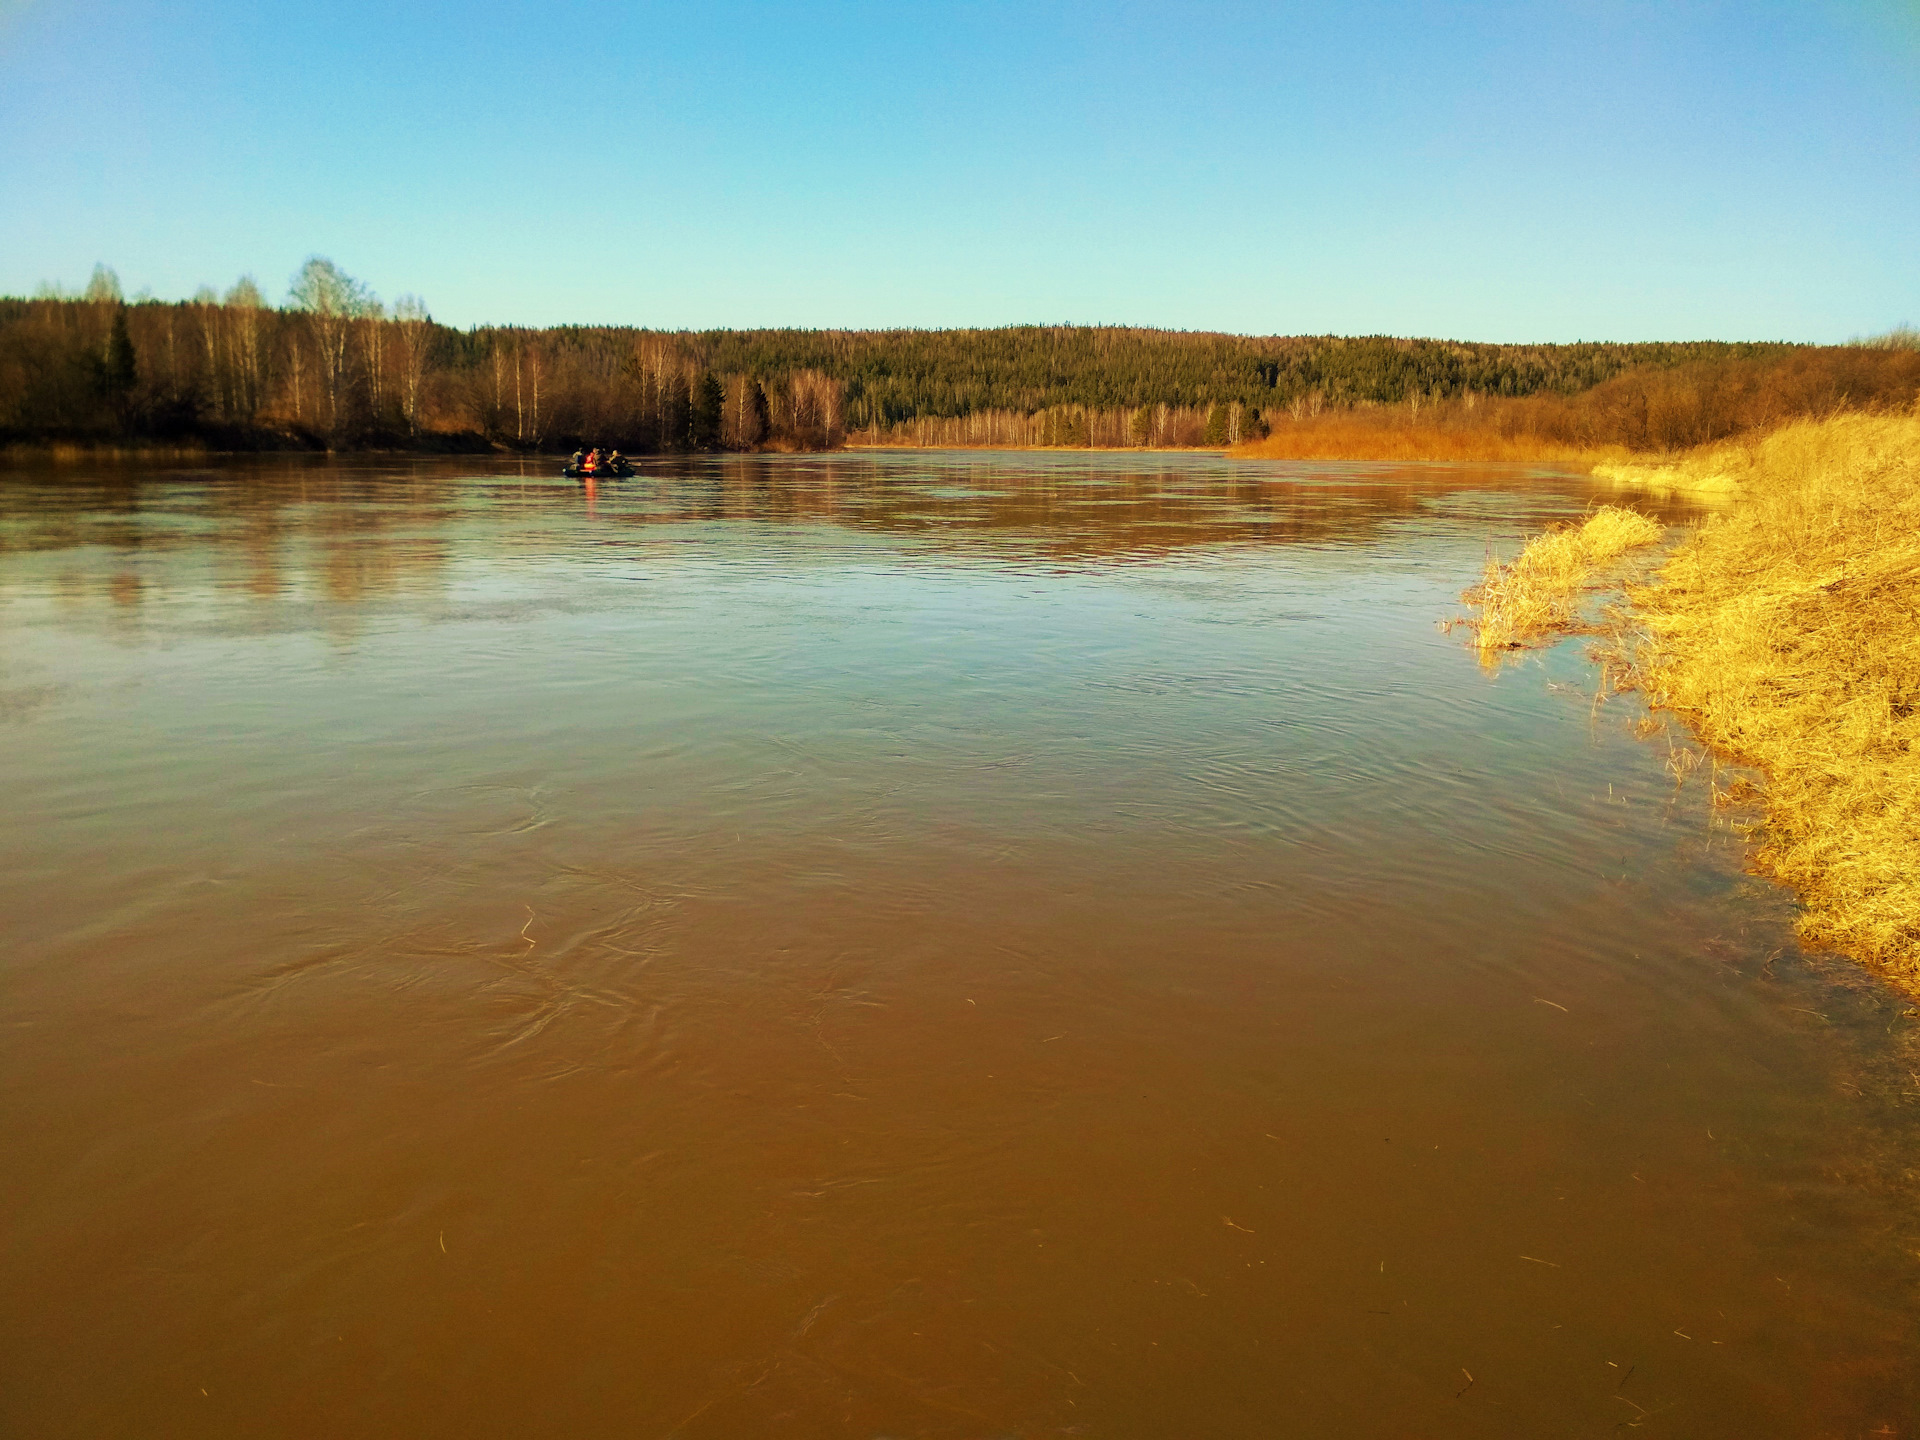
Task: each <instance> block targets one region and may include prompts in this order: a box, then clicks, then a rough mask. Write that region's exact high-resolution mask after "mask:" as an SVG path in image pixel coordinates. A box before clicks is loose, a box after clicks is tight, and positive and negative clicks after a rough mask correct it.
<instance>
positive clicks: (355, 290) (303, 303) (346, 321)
mask: <svg viewBox="0 0 1920 1440" xmlns="http://www.w3.org/2000/svg"><path fill="white" fill-rule="evenodd" d="M288 298H289V299H290V300H291V301H292V303H293V305H294V307H295V308H296V309H299V310H303V311H305V312H306V316H307V331H308V333H309V334H310V335H311V336H312V337H313V347H314V350H315V351H316V352H317V353H318V356H319V360H320V379H321V383H322V384H323V385H325V387H326V399H327V427H328V429H330V430H336V431H337V430H338V429H339V427H340V395H341V390H342V388H343V387H344V385H345V382H346V375H347V340H348V337H349V335H350V334H351V332H352V328H353V322H354V320H355V319H356V318H358V317H359V316H361V315H363V314H365V313H366V310H367V308H368V307H369V306H370V305H372V304H373V303H374V301H373V295H372V292H370V291H369V290H368V289H367V287H366V286H365V285H363V284H361V283H360V282H359V281H358V280H355V279H354V278H353V277H352V276H350V275H348V274H347V273H346V272H344V271H343V270H341V268H340V267H339V266H338V265H335V264H334V263H333V261H331V260H329V259H327V258H326V257H325V256H322V255H315V256H313V257H312V258H311V259H309V260H308V261H307V263H306V264H304V265H302V266H301V267H300V272H299V273H298V274H297V275H295V276H294V277H293V285H292V287H291V289H290V290H289V291H288Z"/></svg>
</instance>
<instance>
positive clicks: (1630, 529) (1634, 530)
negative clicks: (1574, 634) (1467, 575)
mask: <svg viewBox="0 0 1920 1440" xmlns="http://www.w3.org/2000/svg"><path fill="white" fill-rule="evenodd" d="M1660 533H1661V527H1660V525H1659V522H1657V521H1654V520H1649V519H1648V518H1647V517H1646V516H1644V515H1642V514H1640V513H1639V512H1638V511H1634V510H1626V509H1622V508H1621V507H1620V506H1618V505H1603V506H1601V507H1600V508H1599V509H1598V510H1596V511H1594V512H1593V513H1592V514H1591V515H1589V516H1588V517H1587V518H1586V520H1585V522H1584V523H1582V524H1579V525H1574V526H1568V527H1565V528H1562V529H1557V530H1549V531H1547V533H1546V534H1544V535H1540V536H1537V537H1535V538H1534V539H1533V540H1531V541H1529V542H1528V544H1527V547H1526V548H1525V549H1524V550H1522V551H1521V552H1520V553H1519V554H1518V555H1517V556H1515V557H1514V558H1513V560H1511V561H1510V562H1508V563H1506V564H1502V563H1501V562H1500V560H1499V559H1498V558H1497V557H1496V558H1493V559H1489V560H1488V561H1487V573H1486V575H1485V576H1483V577H1482V579H1481V581H1480V583H1479V584H1478V585H1476V586H1474V587H1473V588H1472V589H1471V590H1469V591H1467V592H1466V594H1464V595H1462V596H1461V597H1460V598H1461V599H1462V600H1464V601H1465V602H1466V603H1467V604H1469V605H1474V606H1478V607H1479V612H1480V613H1479V614H1478V615H1475V616H1473V617H1472V618H1471V619H1469V620H1467V621H1466V622H1464V623H1465V624H1467V625H1468V626H1469V627H1470V628H1471V629H1472V630H1473V634H1474V643H1475V645H1476V646H1477V647H1478V648H1479V651H1480V654H1481V656H1482V657H1483V658H1485V657H1488V656H1491V655H1493V654H1495V653H1496V652H1498V651H1502V650H1511V649H1514V648H1516V647H1518V646H1521V645H1524V644H1526V643H1527V642H1528V641H1529V640H1537V639H1539V638H1541V637H1542V636H1545V635H1550V634H1554V633H1556V632H1558V631H1561V630H1564V629H1566V628H1568V627H1569V626H1570V625H1571V624H1572V623H1573V619H1574V608H1575V606H1577V605H1578V604H1579V601H1580V597H1581V596H1582V595H1583V594H1584V593H1585V591H1586V587H1587V582H1588V580H1589V579H1590V578H1591V577H1592V575H1593V573H1594V571H1596V570H1598V569H1599V568H1600V567H1601V566H1603V565H1605V564H1607V563H1608V562H1609V561H1612V560H1616V559H1618V558H1619V557H1620V556H1622V555H1624V554H1626V553H1627V551H1629V550H1632V549H1634V548H1636V547H1638V546H1641V545H1647V544H1651V543H1652V542H1653V541H1655V540H1658V539H1659V538H1660Z"/></svg>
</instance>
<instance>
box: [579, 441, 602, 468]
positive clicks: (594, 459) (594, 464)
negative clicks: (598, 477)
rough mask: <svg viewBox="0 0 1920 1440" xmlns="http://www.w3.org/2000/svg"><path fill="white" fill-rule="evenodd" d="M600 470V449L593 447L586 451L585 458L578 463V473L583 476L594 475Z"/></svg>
mask: <svg viewBox="0 0 1920 1440" xmlns="http://www.w3.org/2000/svg"><path fill="white" fill-rule="evenodd" d="M599 470H600V447H599V446H598V445H596V446H594V447H593V449H591V450H589V451H587V458H586V459H585V460H582V461H581V462H580V471H581V473H582V474H584V475H594V474H597V473H599Z"/></svg>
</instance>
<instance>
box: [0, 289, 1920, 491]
mask: <svg viewBox="0 0 1920 1440" xmlns="http://www.w3.org/2000/svg"><path fill="white" fill-rule="evenodd" d="M1916 395H1920V336H1916V335H1915V334H1914V333H1913V332H1912V331H1910V330H1906V331H1895V332H1892V333H1891V334H1889V335H1888V336H1886V337H1883V338H1882V339H1881V340H1880V341H1877V342H1862V343H1857V344H1853V345H1845V346H1805V345H1790V344H1774V343H1768V344H1758V343H1755V344H1748V343H1738V344H1735V343H1719V342H1700V343H1646V344H1611V343H1608V344H1602V343H1592V344H1569V345H1490V344H1475V343H1468V342H1458V341H1443V340H1426V339H1400V338H1393V337H1387V336H1370V337H1358V338H1351V337H1341V336H1245V335H1227V334H1213V333H1205V332H1183V331H1165V330H1147V329H1131V328H1123V327H1099V326H1064V325H1062V326H1042V325H1029V326H1008V327H1004V328H1000V329H987V330H892V331H851V330H714V331H682V332H667V331H653V330H640V329H634V328H630V327H620V326H565V327H558V328H549V329H529V328H521V327H515V326H479V327H475V328H473V329H468V330H459V329H454V328H452V327H449V326H445V325H441V324H439V323H437V322H436V321H435V320H434V319H433V318H432V316H431V314H430V313H429V311H428V307H427V305H426V303H425V302H424V301H423V300H421V299H420V298H419V297H417V296H410V295H403V296H400V297H398V298H396V299H395V300H393V301H392V302H391V303H388V302H384V301H382V300H381V299H380V298H379V297H378V296H376V295H374V294H373V293H372V292H371V291H370V290H369V289H368V288H367V287H366V286H365V285H364V284H362V283H361V282H359V281H357V280H355V279H354V278H353V277H352V276H350V275H348V274H346V273H345V272H343V271H342V270H341V269H340V268H339V267H338V266H336V265H334V264H333V263H332V262H331V261H329V260H326V259H324V258H321V257H315V258H313V259H311V260H309V261H308V262H307V263H306V265H304V266H303V267H302V268H301V270H300V271H299V272H298V273H297V274H296V275H295V276H293V277H292V280H291V282H290V284H289V285H288V286H287V288H286V290H285V292H284V293H283V294H282V295H280V296H279V298H278V300H277V301H276V300H274V299H271V298H270V297H269V296H268V294H267V293H266V291H265V290H263V289H262V287H261V286H260V285H259V284H257V283H256V282H255V281H254V280H253V279H251V278H250V277H242V278H241V279H240V280H238V281H237V282H235V283H234V284H233V285H232V286H230V287H228V288H227V289H226V291H225V292H224V293H220V292H216V291H215V290H213V289H212V288H210V287H206V288H202V289H201V290H200V291H199V292H198V293H197V294H196V295H195V296H194V297H193V298H192V299H190V300H184V301H163V300H155V299H152V298H150V297H146V296H134V297H132V298H128V297H126V296H125V295H123V293H122V290H121V286H120V282H119V280H118V278H117V277H116V276H115V275H114V274H113V272H112V271H111V270H109V269H107V268H106V267H104V266H100V267H96V269H95V271H94V275H93V278H92V280H91V282H90V283H89V284H88V285H87V287H86V288H85V289H84V291H81V292H77V293H69V292H63V291H61V290H60V289H59V288H58V287H53V286H47V287H43V289H42V292H41V293H40V294H38V295H36V296H34V297H32V298H20V299H4V298H0V447H6V446H13V447H20V446H30V447H34V448H36V449H37V450H39V451H51V452H53V453H55V454H58V453H60V452H61V451H63V450H65V451H70V452H72V453H76V454H79V453H92V454H99V453H101V452H103V451H114V450H126V451H132V452H139V453H147V454H154V453H160V454H165V453H199V452H204V451H219V450H263V449H303V450H354V449H360V450H383V449H384V450H422V451H452V452H462V451H474V452H479V451H489V450H505V451H520V452H555V451H566V450H569V449H572V448H574V447H575V446H577V445H580V444H583V443H587V444H592V443H599V444H609V445H617V446H619V447H620V448H621V449H623V450H626V451H628V452H630V453H635V454H648V453H661V452H685V451H706V450H765V449H774V450H814V449H831V448H837V447H841V446H847V445H856V446H857V445H887V446H939V447H954V446H958V447H1008V448H1023V449H1024V448H1055V447H1059V448H1103V449H1129V448H1138V449H1171V448H1211V449H1225V450H1228V451H1229V452H1230V453H1232V454H1236V455H1245V456H1268V457H1274V458H1301V459H1306V458H1326V459H1377V460H1512V461H1558V462H1564V463H1570V464H1577V465H1588V466H1590V465H1594V464H1597V463H1613V464H1621V463H1630V462H1631V461H1633V460H1634V459H1635V458H1636V457H1645V456H1648V455H1653V456H1662V455H1668V454H1672V453H1674V452H1677V451H1680V450H1683V449H1686V448H1688V447H1690V446H1696V445H1700V444H1704V443H1708V442H1711V441H1714V440H1719V439H1724V438H1726V437H1728V436H1732V435H1739V434H1744V433H1749V432H1753V431H1756V430H1762V429H1766V428H1770V427H1772V426H1776V425H1778V424H1780V423H1782V422H1784V421H1786V420H1790V419H1793V418H1795V417H1798V416H1805V415H1817V414H1824V413H1828V412H1831V411H1834V410H1838V409H1846V408H1860V407H1870V406H1883V407H1885V406H1900V405H1906V404H1911V403H1912V402H1913V400H1914V398H1915V396H1916Z"/></svg>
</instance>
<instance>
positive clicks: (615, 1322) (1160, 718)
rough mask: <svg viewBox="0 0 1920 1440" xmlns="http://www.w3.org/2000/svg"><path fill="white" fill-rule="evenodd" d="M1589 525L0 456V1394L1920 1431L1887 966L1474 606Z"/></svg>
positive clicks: (99, 1413)
mask: <svg viewBox="0 0 1920 1440" xmlns="http://www.w3.org/2000/svg"><path fill="white" fill-rule="evenodd" d="M1592 498H1593V492H1592V491H1591V489H1590V488H1589V485H1588V483H1587V482H1586V481H1584V480H1580V479H1575V478H1572V477H1569V476H1564V475H1554V474H1551V473H1537V472H1536V473H1531V474H1529V473H1527V472H1524V471H1519V470H1472V469H1461V468H1458V467H1451V468H1450V467H1441V466H1433V467H1417V468H1404V467H1403V468H1395V467H1387V466H1364V465H1284V464H1278V463H1270V464H1259V463H1230V462H1227V461H1224V460H1221V459H1219V458H1218V457H1211V456H1197V457H1195V456H1188V457H1159V456H1149V457H1139V456H1078V457H1074V456H1057V455H1056V456H1044V455H1043V456H1030V455H1013V456H999V457H996V456H986V455H979V454H972V455H967V454H957V455H940V454H911V455H909V454H899V455H886V454H858V455H846V456H834V457H822V458H791V459H789V458H771V459H766V460H754V459H726V460H718V461H710V462H709V461H694V462H681V463H672V464H659V465H655V466H652V467H650V468H649V469H648V470H647V471H646V472H645V473H644V474H643V476H642V477H641V478H639V479H636V480H632V481H626V482H618V483H615V484H608V485H603V486H601V487H600V488H599V491H598V493H597V494H595V495H592V496H589V495H587V494H585V493H583V491H582V490H581V489H580V488H579V487H577V486H575V485H572V484H570V483H568V482H564V481H561V480H558V479H556V478H553V477H551V475H550V474H549V473H548V467H547V466H546V465H545V464H544V463H542V464H541V465H539V466H532V465H529V466H525V467H522V466H519V465H518V464H515V465H511V466H502V465H499V464H496V463H492V462H484V463H482V464H481V465H480V466H479V467H478V468H476V466H475V465H474V464H473V463H472V462H466V463H463V464H453V463H450V462H431V463H417V462H412V461H379V462H375V461H365V462H352V463H336V464H323V463H292V462H274V463H260V464H254V463H248V464H239V463H236V464H231V465H221V466H218V467H212V468H200V469H179V470H175V471H163V472H147V473H144V474H141V473H135V472H131V471H114V470H108V469H103V468H98V467H96V468H93V469H86V468H63V469H58V470H55V469H44V470H36V469H26V468H18V467H16V468H15V469H13V470H11V471H7V472H0V787H3V790H0V793H4V795H5V797H6V824H5V827H4V831H3V832H0V857H3V859H4V865H3V867H0V913H4V916H5V921H4V925H5V946H4V950H0V1025H3V1026H4V1030H3V1031H0V1033H3V1034H4V1037H5V1039H4V1045H0V1146H3V1147H4V1153H5V1155H6V1163H5V1165H4V1166H0V1205H3V1206H4V1213H5V1216H6V1222H5V1230H4V1237H0V1238H3V1243H4V1248H3V1249H0V1432H4V1433H5V1434H7V1435H10V1436H11V1435H17V1436H22V1437H36V1440H38V1437H69V1436H71V1437H81V1436H85V1437H134V1436H138V1437H154V1436H242V1435H245V1436H276V1437H287V1436H297V1437H309V1436H311V1437H349V1436H433V1437H440V1436H446V1437H455V1436H461V1437H468V1436H501V1437H509V1436H512V1437H522V1436H535V1435H551V1436H569V1437H597V1436H621V1437H627V1436H637V1437H666V1436H675V1435H679V1436H686V1437H693V1440H698V1437H732V1436H770V1435H793V1436H821V1437H828V1436H834V1437H838V1436H852V1437H878V1436H892V1437H907V1436H933V1437H956V1440H959V1437H990V1436H1044V1435H1065V1434H1078V1435H1088V1436H1116V1437H1189V1436H1191V1437H1216V1436H1217V1437H1242V1436H1244V1437H1255V1436H1260V1437H1270V1436H1316V1437H1317V1436H1336V1435H1338V1436H1357V1437H1371V1436H1381V1437H1387V1436H1393V1437H1404V1436H1454V1435H1462V1436H1467V1435H1471V1436H1512V1437H1539V1436H1549V1435H1552V1436H1596V1437H1606V1436H1615V1435H1618V1434H1621V1433H1630V1432H1634V1431H1638V1432H1641V1433H1646V1434H1649V1435H1671V1436H1684V1437H1691V1440H1700V1437H1729V1440H1733V1437H1740V1440H1747V1437H1755V1436H1763V1435H1765V1436H1776V1435H1777V1436H1796V1437H1798V1436H1808V1437H1812V1436H1865V1435H1890V1434H1912V1433H1915V1426H1916V1420H1915V1417H1920V1366H1917V1364H1916V1350H1915V1338H1916V1335H1917V1334H1920V1225H1916V1223H1915V1204H1914V1195H1915V1186H1914V1173H1915V1165H1916V1157H1920V1112H1916V1111H1915V1109H1913V1108H1912V1106H1913V1101H1912V1099H1911V1097H1910V1094H1909V1093H1907V1092H1911V1091H1913V1090H1914V1089H1915V1088H1916V1081H1915V1079H1914V1078H1913V1075H1912V1072H1913V1071H1914V1070H1915V1069H1920V1059H1916V1058H1915V1055H1914V1050H1913V1047H1912V1045H1911V1042H1910V1040H1909V1038H1908V1035H1909V1032H1911V1031H1912V1029H1913V1027H1914V1025H1915V1021H1914V1020H1913V1019H1911V1018H1907V1017H1903V1015H1902V1013H1901V1012H1902V1011H1903V1010H1904V1009H1906V1008H1907V1003H1906V1002H1904V1001H1902V1000H1900V999H1898V998H1897V997H1895V996H1894V995H1892V994H1891V993H1890V992H1886V991H1883V990H1881V989H1879V988H1878V987H1877V986H1876V985H1874V984H1873V983H1871V982H1869V981H1867V980H1865V979H1863V978H1861V977H1859V976H1857V975H1856V974H1855V973H1854V972H1853V971H1852V970H1851V969H1850V968H1849V967H1847V966H1845V965H1844V964H1841V963H1838V962H1834V961H1831V960H1827V959H1823V958H1822V957H1818V956H1809V955H1805V954H1803V953H1801V952H1800V951H1799V950H1797V949H1796V948H1795V946H1794V944H1793V943H1792V939H1791V911H1790V907H1789V906H1788V904H1787V902H1786V901H1785V900H1784V899H1783V898H1782V897H1781V896H1780V895H1779V894H1778V893H1776V892H1775V891H1773V890H1772V889H1770V888H1769V887H1767V886H1765V885H1764V884H1762V883H1760V882H1758V881H1755V880H1752V879H1749V878H1747V877H1745V876H1743V874H1742V872H1741V866H1740V849H1739V845H1740V842H1739V838H1738V836H1737V835H1736V834H1735V833H1734V832H1733V831H1732V830H1731V829H1730V828H1729V824H1728V821H1727V820H1726V818H1725V817H1722V818H1721V819H1719V820H1717V821H1716V820H1714V819H1713V818H1712V816H1711V814H1710V812H1709V807H1708V805H1707V797H1706V794H1705V790H1704V786H1703V785H1702V784H1701V783H1700V782H1699V781H1698V780H1697V779H1696V780H1694V781H1691V782H1689V783H1687V784H1686V785H1684V786H1681V787H1678V788H1676V786H1675V784H1674V781H1673V779H1672V777H1671V776H1670V775H1669V773H1668V772H1667V766H1666V762H1667V759H1668V755H1669V749H1668V743H1667V742H1666V741H1665V740H1662V739H1658V738H1655V739H1652V740H1648V739H1639V738H1635V736H1634V734H1633V729H1632V725H1633V721H1634V720H1635V719H1636V718H1637V714H1638V712H1637V711H1636V710H1635V708H1634V706H1633V702H1631V701H1630V700H1626V699H1619V698H1616V699H1613V700H1610V701H1607V702H1605V703H1602V704H1598V705H1596V704H1595V703H1594V698H1593V690H1594V677H1593V673H1592V667H1591V665H1590V664H1589V662H1588V661H1587V660H1586V659H1585V658H1584V654H1583V651H1582V649H1581V646H1580V645H1579V643H1577V642H1574V643H1569V644H1566V645H1563V646H1561V647H1559V648H1557V649H1555V650H1553V651H1551V652H1548V653H1546V654H1544V655H1540V656H1536V657H1533V658H1532V659H1529V660H1528V661H1526V662H1524V663H1522V664H1520V665H1518V666H1512V667H1509V668H1507V669H1506V670H1505V671H1503V672H1502V673H1499V674H1496V675H1489V674H1486V673H1483V672H1482V671H1481V670H1480V669H1479V668H1478V667H1477V666H1476V665H1475V664H1474V662H1473V660H1472V657H1471V656H1470V654H1468V653H1467V652H1466V651H1465V650H1463V648H1462V646H1461V644H1460V642H1459V640H1458V638H1457V637H1448V636H1446V635H1442V634H1439V633H1437V632H1436V629H1435V623H1434V622H1435V620H1436V618H1437V617H1439V616H1442V615H1445V614H1448V613H1450V612H1452V611H1453V610H1455V609H1456V606H1455V603H1454V597H1455V596H1456V594H1457V592H1458V591H1459V590H1460V588H1461V587H1462V586H1463V585H1464V584H1465V583H1467V582H1468V581H1469V580H1470V579H1471V578H1472V577H1473V575H1474V573H1475V572H1476V570H1477V569H1478V567H1479V565H1480V563H1481V561H1482V558H1483V556H1484V554H1485V552H1486V548H1487V546H1488V544H1489V543H1490V542H1491V543H1494V544H1496V545H1506V546H1511V545H1513V544H1514V542H1515V541H1516V540H1517V539H1518V538H1519V537H1522V536H1524V535H1525V534H1527V533H1529V532H1531V531H1533V530H1535V529H1537V528H1538V527H1539V526H1540V525H1542V524H1543V523H1545V522H1547V521H1549V520H1551V519H1554V518H1557V517H1565V516H1569V515H1573V514H1576V513H1578V512H1579V511H1580V510H1582V509H1583V508H1585V507H1586V506H1587V505H1588V504H1589V503H1590V502H1591V500H1592Z"/></svg>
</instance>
